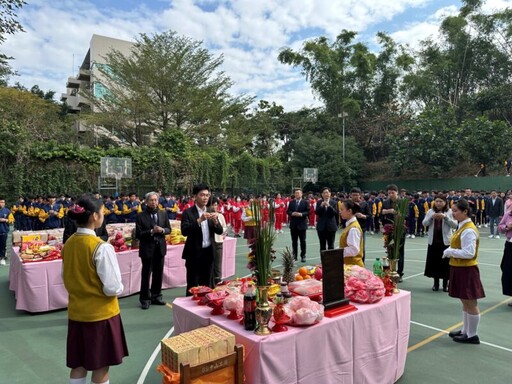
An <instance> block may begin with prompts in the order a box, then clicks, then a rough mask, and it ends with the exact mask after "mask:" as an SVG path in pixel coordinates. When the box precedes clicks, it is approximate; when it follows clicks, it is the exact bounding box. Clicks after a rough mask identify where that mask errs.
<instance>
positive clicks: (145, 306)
mask: <svg viewBox="0 0 512 384" xmlns="http://www.w3.org/2000/svg"><path fill="white" fill-rule="evenodd" d="M149 306H150V301H149V300H148V301H144V302H142V303H140V307H141V308H142V309H149Z"/></svg>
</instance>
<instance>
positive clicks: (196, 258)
mask: <svg viewBox="0 0 512 384" xmlns="http://www.w3.org/2000/svg"><path fill="white" fill-rule="evenodd" d="M192 194H193V195H194V206H192V207H190V208H189V209H186V210H185V211H183V215H182V217H181V233H182V235H183V236H187V241H186V242H185V248H184V249H183V255H182V258H183V259H185V267H186V268H187V292H186V295H187V296H189V295H191V293H190V288H192V287H197V286H199V285H205V286H207V287H213V283H214V282H213V261H214V257H215V246H214V244H215V237H214V236H215V234H217V235H221V234H222V233H223V232H224V229H223V228H222V225H221V224H220V222H219V219H218V213H216V212H208V210H207V208H206V204H207V203H208V199H209V198H210V188H209V187H208V186H207V185H204V184H199V185H195V186H194V188H193V189H192Z"/></svg>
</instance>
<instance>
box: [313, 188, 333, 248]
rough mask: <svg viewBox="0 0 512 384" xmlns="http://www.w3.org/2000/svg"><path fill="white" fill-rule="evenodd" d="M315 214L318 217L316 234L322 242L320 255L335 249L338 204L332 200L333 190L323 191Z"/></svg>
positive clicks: (325, 189) (324, 189)
mask: <svg viewBox="0 0 512 384" xmlns="http://www.w3.org/2000/svg"><path fill="white" fill-rule="evenodd" d="M315 213H316V216H317V218H318V219H317V222H316V232H317V234H318V240H319V241H320V253H322V251H325V250H326V249H334V239H335V237H336V231H337V230H338V223H337V222H336V218H337V217H338V204H337V202H336V200H333V199H331V190H330V189H329V188H327V187H325V188H323V189H322V199H320V200H318V201H317V203H316V209H315Z"/></svg>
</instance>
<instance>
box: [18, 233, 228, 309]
mask: <svg viewBox="0 0 512 384" xmlns="http://www.w3.org/2000/svg"><path fill="white" fill-rule="evenodd" d="M16 248H17V247H16ZM16 248H15V247H13V248H12V249H11V257H10V266H9V289H10V290H11V291H14V294H15V297H16V309H18V310H25V311H28V312H46V311H52V310H55V309H61V308H66V307H67V306H68V293H67V291H66V289H65V288H64V283H63V281H62V276H61V270H62V260H53V261H36V262H28V263H22V261H21V260H20V258H19V256H18V252H17V249H16ZM183 248H184V245H183V244H180V245H168V246H167V255H166V256H165V265H164V277H163V282H162V288H175V287H184V286H186V269H185V260H183V259H182V258H181V255H182V253H183ZM116 255H117V260H118V262H119V269H120V271H121V279H122V281H123V285H124V291H123V293H122V294H121V295H120V297H124V296H129V295H133V294H135V293H138V292H139V290H140V276H141V275H140V274H141V270H142V263H141V262H140V258H139V250H138V249H131V250H128V251H125V252H119V253H117V254H116ZM235 256H236V239H235V238H231V237H226V239H225V241H224V253H223V258H222V277H223V278H226V277H229V276H233V275H234V274H235Z"/></svg>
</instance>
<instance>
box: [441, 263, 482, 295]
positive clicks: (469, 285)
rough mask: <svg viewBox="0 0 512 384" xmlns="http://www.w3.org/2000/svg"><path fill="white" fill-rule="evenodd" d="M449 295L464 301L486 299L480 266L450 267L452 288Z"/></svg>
mask: <svg viewBox="0 0 512 384" xmlns="http://www.w3.org/2000/svg"><path fill="white" fill-rule="evenodd" d="M448 294H449V295H450V296H451V297H455V298H457V299H464V300H477V299H481V298H483V297H485V292H484V287H483V285H482V281H481V280H480V271H479V269H478V266H477V265H474V266H471V267H453V266H450V286H449V290H448Z"/></svg>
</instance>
